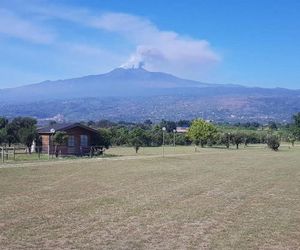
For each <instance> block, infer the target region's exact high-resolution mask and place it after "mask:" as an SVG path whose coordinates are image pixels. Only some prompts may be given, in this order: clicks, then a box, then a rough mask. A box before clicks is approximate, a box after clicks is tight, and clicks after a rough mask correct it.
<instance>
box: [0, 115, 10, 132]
mask: <svg viewBox="0 0 300 250" xmlns="http://www.w3.org/2000/svg"><path fill="white" fill-rule="evenodd" d="M7 124H8V120H7V119H6V118H5V117H0V129H3V128H5V127H6V126H7Z"/></svg>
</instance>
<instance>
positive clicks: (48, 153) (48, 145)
mask: <svg viewBox="0 0 300 250" xmlns="http://www.w3.org/2000/svg"><path fill="white" fill-rule="evenodd" d="M48 160H50V145H48Z"/></svg>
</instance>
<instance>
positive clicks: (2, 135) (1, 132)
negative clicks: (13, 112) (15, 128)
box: [0, 128, 7, 145]
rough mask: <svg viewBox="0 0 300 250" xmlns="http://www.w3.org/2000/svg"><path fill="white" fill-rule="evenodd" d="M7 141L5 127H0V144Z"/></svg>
mask: <svg viewBox="0 0 300 250" xmlns="http://www.w3.org/2000/svg"><path fill="white" fill-rule="evenodd" d="M6 142H7V133H6V129H5V128H1V129H0V145H2V144H4V143H6Z"/></svg>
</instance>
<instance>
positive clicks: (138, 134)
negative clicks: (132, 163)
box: [129, 127, 148, 153]
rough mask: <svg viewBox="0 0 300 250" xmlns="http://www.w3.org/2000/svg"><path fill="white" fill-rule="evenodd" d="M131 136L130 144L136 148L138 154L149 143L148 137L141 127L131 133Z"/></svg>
mask: <svg viewBox="0 0 300 250" xmlns="http://www.w3.org/2000/svg"><path fill="white" fill-rule="evenodd" d="M129 136H130V139H129V143H130V145H131V146H133V147H134V149H135V152H136V153H138V151H139V149H140V147H142V146H143V145H145V144H147V141H148V138H147V135H146V133H145V131H144V130H143V129H141V128H139V127H138V128H135V129H133V130H132V131H130V134H129Z"/></svg>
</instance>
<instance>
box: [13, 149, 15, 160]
mask: <svg viewBox="0 0 300 250" xmlns="http://www.w3.org/2000/svg"><path fill="white" fill-rule="evenodd" d="M13 154H14V160H16V148H15V147H14V153H13Z"/></svg>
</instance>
